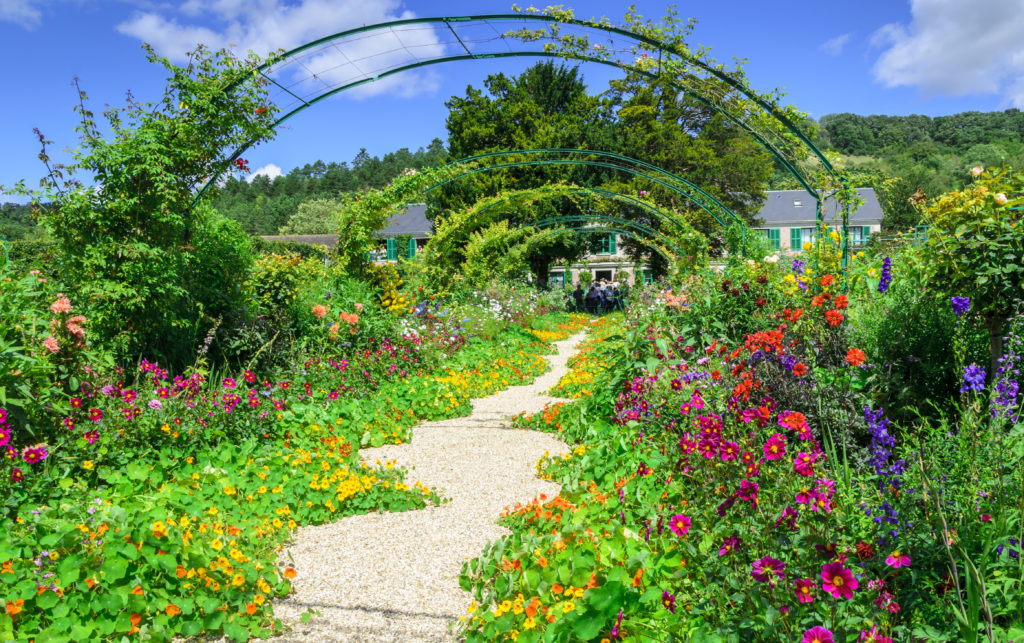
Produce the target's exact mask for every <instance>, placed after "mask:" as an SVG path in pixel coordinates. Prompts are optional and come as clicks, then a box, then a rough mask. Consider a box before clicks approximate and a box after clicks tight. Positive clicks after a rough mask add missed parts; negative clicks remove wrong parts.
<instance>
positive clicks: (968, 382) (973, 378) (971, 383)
mask: <svg viewBox="0 0 1024 643" xmlns="http://www.w3.org/2000/svg"><path fill="white" fill-rule="evenodd" d="M983 390H985V369H983V368H982V367H980V366H978V365H977V364H975V363H973V362H972V363H970V364H968V365H967V368H965V369H964V383H963V386H961V387H960V392H961V393H966V392H967V391H974V392H976V393H980V392H981V391H983Z"/></svg>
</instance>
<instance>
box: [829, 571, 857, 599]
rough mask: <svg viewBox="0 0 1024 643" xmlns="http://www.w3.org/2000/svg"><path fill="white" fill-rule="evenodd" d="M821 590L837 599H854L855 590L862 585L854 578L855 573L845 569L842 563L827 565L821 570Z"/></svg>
mask: <svg viewBox="0 0 1024 643" xmlns="http://www.w3.org/2000/svg"><path fill="white" fill-rule="evenodd" d="M821 580H822V583H821V588H822V589H823V590H825V591H826V592H828V593H829V594H831V595H832V596H833V597H835V598H846V599H850V598H853V590H855V589H857V587H858V586H859V585H860V583H858V582H857V579H856V578H854V577H853V572H851V571H850V570H848V569H846V568H845V567H843V564H842V563H827V564H826V565H824V566H823V567H822V568H821Z"/></svg>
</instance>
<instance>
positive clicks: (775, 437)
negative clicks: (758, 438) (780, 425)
mask: <svg viewBox="0 0 1024 643" xmlns="http://www.w3.org/2000/svg"><path fill="white" fill-rule="evenodd" d="M784 455H786V436H784V435H782V434H781V433H774V434H772V437H770V438H768V441H767V442H765V443H764V457H765V459H766V460H779V459H781V458H782V456H784Z"/></svg>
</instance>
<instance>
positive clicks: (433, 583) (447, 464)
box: [274, 334, 583, 642]
mask: <svg viewBox="0 0 1024 643" xmlns="http://www.w3.org/2000/svg"><path fill="white" fill-rule="evenodd" d="M582 338H583V335H582V334H579V335H574V336H572V337H570V338H568V339H566V340H564V341H561V342H557V343H556V344H555V347H556V348H557V349H558V353H557V354H556V355H552V356H549V357H548V361H549V362H550V364H551V370H550V371H549V372H547V373H545V374H544V375H542V376H540V377H538V378H537V379H536V380H535V381H534V382H533V383H532V384H529V385H526V386H516V387H512V388H509V389H506V390H504V391H501V392H500V393H497V394H495V395H492V396H490V397H486V398H481V399H477V400H474V401H473V413H472V414H471V415H470V416H468V417H463V418H456V419H452V420H443V421H439V422H427V423H424V424H419V425H417V426H416V427H415V428H414V429H413V436H412V441H411V442H409V443H407V444H400V445H393V446H386V447H380V448H376V449H364V450H363V451H362V455H363V460H364V461H365V462H368V463H374V462H376V461H377V460H379V461H380V462H387V461H389V460H397V463H398V464H399V465H404V466H406V467H409V469H410V472H409V476H408V478H407V479H406V481H407V482H408V483H409V484H412V483H413V482H415V481H416V480H419V481H420V482H422V483H423V484H425V485H428V486H429V487H431V488H433V489H435V490H437V491H439V492H440V494H441V495H442V496H443V497H445V498H449V499H450V501H449V502H446V503H444V504H442V505H440V506H438V507H428V508H426V509H423V510H418V511H407V512H400V513H374V514H365V515H361V516H352V517H348V518H344V519H342V520H340V521H339V522H335V523H331V524H326V525H320V526H315V527H302V528H300V529H299V530H298V531H297V532H296V534H295V541H294V543H293V544H292V545H291V546H290V547H289V550H288V552H287V553H286V554H285V556H284V557H283V559H282V560H288V554H290V555H291V557H292V560H293V561H294V562H293V563H292V565H293V566H294V567H295V568H296V569H297V570H298V572H299V575H298V577H296V579H295V580H294V581H293V587H294V591H293V593H292V595H291V596H289V598H288V599H287V600H285V601H282V602H280V603H278V604H277V605H275V609H274V612H275V613H276V614H277V615H278V616H279V617H280V618H281V619H282V620H283V621H284V622H285V623H289V624H291V625H292V626H293V628H294V629H293V630H292V631H290V632H288V633H286V634H285V635H284V636H282V637H281V638H279V639H276V640H285V641H352V642H364V641H400V642H406V641H408V642H423V641H431V642H434V641H450V640H452V637H451V636H450V635H448V633H447V632H448V624H449V623H451V622H452V621H455V620H456V619H457V618H458V617H460V616H466V608H467V606H468V604H469V602H470V597H469V595H468V594H466V593H465V592H463V591H462V589H461V588H460V587H459V583H458V576H459V571H460V570H461V568H462V563H463V562H464V561H465V560H466V559H468V558H472V557H474V556H476V555H478V554H479V553H480V552H481V550H482V549H483V548H484V546H485V545H486V544H487V543H488V542H489V541H492V540H495V539H497V538H500V537H501V536H503V535H505V534H507V533H509V532H508V530H507V529H505V528H504V527H501V526H499V525H498V524H497V522H496V521H497V518H498V516H499V514H500V513H501V511H502V509H504V508H505V507H507V506H509V505H514V504H515V503H517V502H523V503H525V502H527V501H529V500H531V499H533V498H534V497H536V496H538V495H539V494H542V493H544V494H547V495H548V497H554V496H556V495H557V494H558V492H559V490H560V487H559V486H558V485H556V484H554V483H552V482H548V481H545V480H541V479H540V478H538V477H537V476H536V469H535V466H536V463H537V460H538V459H539V458H540V457H541V456H542V455H544V452H545V451H550V452H551V453H561V452H565V451H568V447H567V446H566V445H565V443H564V442H562V441H561V440H559V439H557V438H556V437H554V436H552V435H550V434H546V433H540V432H538V431H529V430H523V429H515V428H511V427H510V425H509V421H508V420H509V418H510V417H511V416H512V415H515V414H517V413H519V412H522V411H526V412H528V413H534V412H537V411H539V410H541V409H542V408H543V406H544V404H545V403H547V402H549V401H551V400H552V399H553V398H551V397H549V396H548V395H546V394H545V391H546V390H547V389H548V388H550V387H551V386H552V385H554V384H555V383H556V382H557V381H558V379H559V378H560V377H561V376H562V375H563V374H565V372H566V371H567V367H566V362H567V361H568V359H569V356H570V355H572V353H573V351H574V349H575V347H576V345H577V343H578V342H579V341H580V340H581V339H582ZM308 609H314V610H317V611H319V612H320V616H317V617H314V618H313V619H312V620H311V621H310V622H309V623H300V622H298V620H299V617H300V616H301V614H302V613H303V612H304V611H306V610H308Z"/></svg>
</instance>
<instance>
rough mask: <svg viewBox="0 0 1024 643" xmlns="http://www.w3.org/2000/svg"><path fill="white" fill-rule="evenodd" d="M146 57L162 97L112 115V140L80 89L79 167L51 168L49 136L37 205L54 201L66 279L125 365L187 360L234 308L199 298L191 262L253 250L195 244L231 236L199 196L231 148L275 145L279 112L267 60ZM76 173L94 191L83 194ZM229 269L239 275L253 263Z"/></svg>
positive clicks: (50, 217)
mask: <svg viewBox="0 0 1024 643" xmlns="http://www.w3.org/2000/svg"><path fill="white" fill-rule="evenodd" d="M146 52H147V58H148V60H149V61H150V62H153V63H157V64H159V65H161V66H162V67H163V68H164V69H165V70H166V71H167V72H168V78H167V87H166V90H165V92H164V95H163V97H162V98H161V99H160V100H158V101H155V102H149V103H142V102H139V101H136V100H135V99H134V98H129V101H128V104H127V105H126V106H125V107H121V108H110V109H107V110H106V111H105V112H104V116H105V118H106V121H107V126H108V127H109V129H110V132H111V135H110V138H109V139H105V138H104V136H103V131H102V130H101V128H100V126H99V125H98V124H97V122H96V120H95V118H94V116H93V113H92V112H91V111H90V110H89V108H88V107H87V106H86V95H85V92H84V91H81V90H80V89H79V98H80V101H79V105H78V106H77V107H76V111H77V112H78V115H79V118H80V125H79V127H78V132H79V136H80V138H81V142H80V144H79V146H78V147H77V148H76V149H74V150H73V151H72V158H73V159H74V162H73V163H72V164H71V165H69V166H67V167H62V166H60V165H53V164H51V163H50V162H49V158H48V156H47V154H46V146H47V144H48V143H49V141H46V140H45V139H44V138H43V136H42V135H41V134H40V142H41V143H42V145H43V151H42V152H41V153H40V158H41V159H42V160H43V162H44V163H45V164H46V166H47V169H48V176H47V177H46V178H45V179H44V180H43V182H42V186H43V189H42V191H41V192H40V193H35V194H32V196H33V197H34V198H35V199H36V200H37V201H39V200H42V201H46V202H48V204H49V205H48V207H47V208H45V209H42V210H41V213H40V219H41V221H42V222H43V223H44V225H46V227H47V228H48V230H49V231H50V233H51V234H52V235H53V237H54V239H55V240H56V242H57V244H58V248H59V253H60V256H61V262H60V269H61V276H62V278H63V279H64V280H65V281H66V283H68V284H71V285H73V286H74V290H75V293H76V295H77V296H78V297H77V298H78V299H80V300H81V301H83V303H84V304H85V307H86V309H87V311H88V315H89V317H90V321H91V323H92V328H93V330H94V332H95V333H96V336H97V339H98V340H99V341H102V342H106V343H109V344H110V345H111V346H113V347H114V348H115V350H116V352H117V353H118V355H119V356H120V357H121V358H122V359H130V358H134V357H135V356H137V355H139V354H147V355H157V356H162V357H164V358H170V359H172V360H176V361H179V363H180V360H183V359H185V355H187V353H188V349H187V346H188V344H189V343H191V341H192V340H194V339H195V337H196V335H197V334H198V333H199V332H201V329H200V322H201V319H202V315H203V313H204V310H211V311H213V310H217V309H223V308H224V307H225V301H224V298H223V297H222V294H223V293H213V292H212V291H211V290H209V289H204V290H201V291H199V292H193V291H191V290H190V286H191V285H193V284H192V282H190V280H189V268H190V265H189V264H190V261H189V259H190V257H195V258H196V259H198V260H199V262H203V261H206V260H207V258H206V257H201V256H197V255H196V253H195V248H200V249H203V248H205V249H209V250H213V251H216V252H224V251H240V252H242V253H243V254H244V252H245V249H244V248H242V245H241V244H239V243H237V242H232V243H227V244H224V243H218V242H215V241H213V240H212V239H209V238H208V239H205V240H202V241H199V240H198V237H200V236H201V235H203V234H210V235H213V236H215V237H216V236H219V237H221V239H222V240H223V237H224V233H225V230H223V229H218V226H216V225H214V226H213V227H207V228H205V229H204V226H206V225H207V224H206V222H205V221H204V220H205V219H207V218H208V217H209V216H211V215H210V214H209V213H208V212H205V211H203V210H202V209H199V208H196V207H195V204H194V199H195V191H196V190H197V189H198V188H199V187H200V186H202V185H203V184H204V183H205V182H206V181H207V180H208V178H209V177H211V176H217V175H219V174H220V173H221V172H223V171H224V170H226V169H228V168H227V165H228V162H227V161H226V160H225V158H224V152H225V150H231V149H236V148H237V147H239V146H241V145H243V144H252V143H254V142H260V141H264V140H268V139H270V138H272V137H273V135H274V133H275V130H274V129H273V127H272V123H273V120H274V115H273V114H274V109H275V108H273V107H272V106H268V105H267V98H266V91H265V84H266V81H265V80H263V79H262V78H261V77H260V76H258V75H254V74H253V71H252V70H253V69H254V68H255V67H256V66H258V65H259V64H260V63H261V62H262V61H261V60H259V59H258V58H255V57H251V58H248V59H245V60H237V59H235V58H233V57H232V56H231V55H230V54H228V53H227V52H225V51H219V52H210V51H208V50H206V49H204V48H202V47H200V48H198V49H197V50H196V51H195V52H193V53H192V54H191V56H190V58H189V63H188V65H187V66H185V67H177V66H175V65H172V64H171V63H170V62H169V61H168V60H167V59H165V58H162V57H160V56H157V55H156V54H155V53H154V52H153V50H152V49H151V48H148V47H147V48H146ZM238 165H239V166H240V167H241V166H244V161H240V162H239V163H238ZM76 172H81V173H87V174H89V175H90V178H91V179H92V180H93V181H95V183H94V184H93V185H83V184H82V183H80V182H79V181H77V180H76V179H74V178H73V176H74V174H75V173H76ZM22 191H23V192H24V193H26V194H30V193H29V192H28V191H27V190H24V189H22ZM209 260H210V261H211V262H215V263H216V262H217V261H218V260H217V259H215V258H209ZM220 261H222V262H223V263H221V264H220V265H221V266H222V267H223V266H225V265H227V264H233V265H234V268H238V267H240V266H242V265H243V264H244V262H245V258H244V257H237V258H233V259H232V258H224V259H221V260H220ZM228 272H229V273H230V271H228ZM236 274H237V271H236ZM226 276H230V275H226ZM220 283H223V280H221V282H220ZM203 295H214V300H213V301H204V300H202V299H200V297H201V296H203ZM182 349H184V351H183V350H182Z"/></svg>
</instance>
